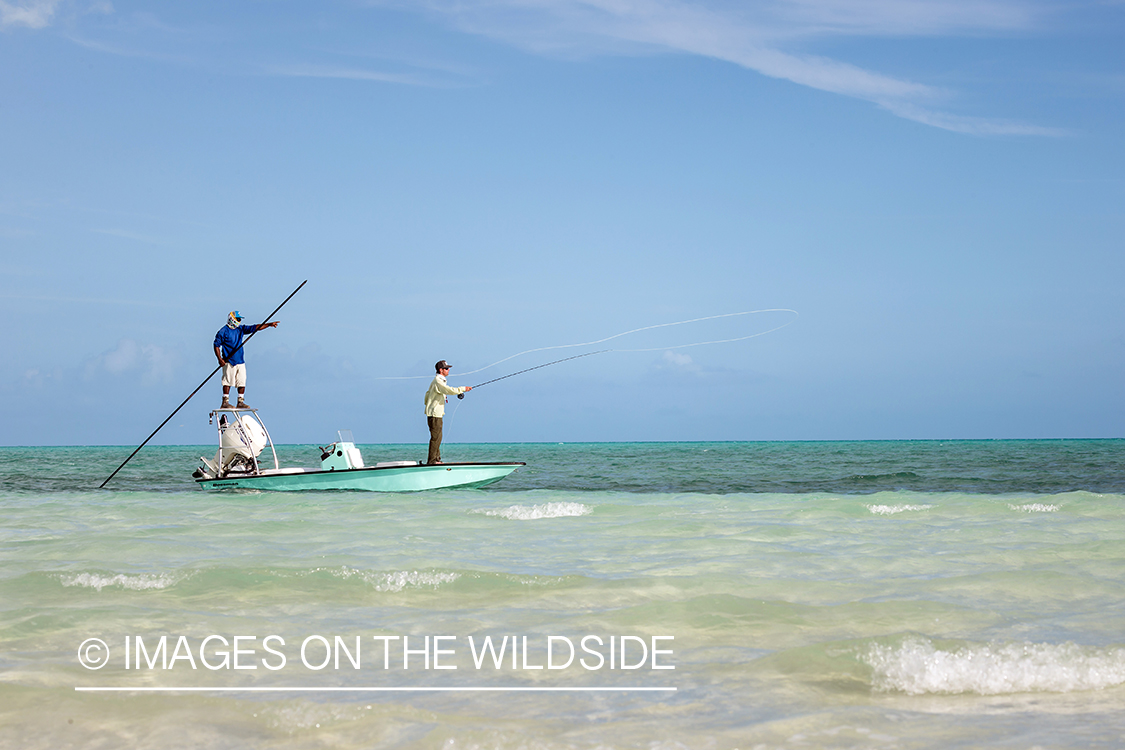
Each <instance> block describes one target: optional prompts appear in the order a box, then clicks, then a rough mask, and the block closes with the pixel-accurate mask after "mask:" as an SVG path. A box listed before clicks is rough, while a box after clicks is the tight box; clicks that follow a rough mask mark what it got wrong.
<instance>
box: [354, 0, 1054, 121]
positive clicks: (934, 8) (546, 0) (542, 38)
mask: <svg viewBox="0 0 1125 750" xmlns="http://www.w3.org/2000/svg"><path fill="white" fill-rule="evenodd" d="M376 4H380V5H385V4H395V5H397V6H398V7H404V8H406V7H413V8H417V7H419V4H418V3H417V2H413V3H409V4H406V5H403V4H401V3H397V2H394V0H392V1H391V2H390V3H387V2H379V1H378V0H377V2H376ZM424 7H425V8H427V9H428V11H429V12H430V13H433V14H436V15H438V16H440V17H442V18H445V19H448V21H449V22H450V23H452V24H453V25H454V26H456V27H457V28H459V29H461V30H463V31H466V32H469V33H474V34H479V35H484V36H488V37H491V38H494V39H498V40H501V41H504V42H506V43H509V44H513V45H515V46H518V47H521V48H523V49H528V50H530V51H533V52H537V53H544V54H602V53H615V54H629V53H639V52H646V53H652V52H654V51H670V52H680V53H689V54H694V55H700V56H704V57H710V58H714V59H717V60H725V61H727V62H730V63H733V64H735V65H739V66H741V67H744V68H747V69H749V70H754V71H757V72H758V73H761V74H763V75H766V76H769V77H771V78H779V79H783V80H788V81H792V82H793V83H796V84H799V85H802V86H809V87H811V88H814V89H819V90H821V91H827V92H831V93H835V94H840V95H843V96H850V97H854V98H857V99H862V100H865V101H869V102H872V103H874V104H877V105H879V106H881V107H883V108H884V109H886V110H887V111H889V112H892V113H893V114H895V115H898V116H899V117H903V118H905V119H908V120H913V121H915V122H919V123H923V124H925V125H930V126H933V127H937V128H943V129H945V130H951V131H954V132H959V133H970V134H976V135H997V134H1006V135H1011V134H1016V135H1039V136H1043V135H1061V134H1063V133H1062V131H1059V130H1057V129H1053V128H1045V127H1039V126H1035V125H1024V124H1020V123H1013V122H1008V121H1000V120H992V119H988V118H974V117H966V116H962V115H952V114H947V113H944V112H941V111H938V110H936V109H934V106H935V104H936V103H938V102H940V101H947V100H949V99H951V98H952V96H953V92H950V91H946V90H944V89H941V88H937V87H933V86H930V85H927V84H923V83H918V82H916V81H911V80H908V79H905V78H899V77H895V76H891V75H886V74H883V73H879V72H876V71H872V70H866V69H864V68H862V67H859V66H856V65H851V64H849V63H847V62H842V61H839V60H834V59H831V58H828V57H824V56H820V55H813V54H808V53H807V52H805V51H804V49H805V48H806V47H809V46H811V45H814V44H815V43H816V42H817V41H818V40H820V39H823V38H826V37H873V36H874V37H903V36H928V37H940V36H949V35H979V34H989V33H1012V32H1023V31H1026V30H1029V29H1032V28H1035V27H1036V25H1037V24H1038V23H1039V22H1040V17H1041V16H1042V15H1044V14H1045V6H1040V5H1038V4H1036V3H1034V2H1032V3H1028V2H1015V1H1014V0H979V1H978V0H774V1H773V2H760V3H743V2H735V1H734V0H711V2H705V3H689V2H686V1H685V0H488V1H487V2H466V0H428V2H427V3H425V5H424Z"/></svg>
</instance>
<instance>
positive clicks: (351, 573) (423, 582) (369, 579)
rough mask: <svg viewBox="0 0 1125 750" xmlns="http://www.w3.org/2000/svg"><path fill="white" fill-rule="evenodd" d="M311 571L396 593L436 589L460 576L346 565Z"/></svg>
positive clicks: (445, 573) (435, 572)
mask: <svg viewBox="0 0 1125 750" xmlns="http://www.w3.org/2000/svg"><path fill="white" fill-rule="evenodd" d="M311 572H312V573H328V574H329V575H331V576H333V577H334V578H339V579H341V580H345V581H346V580H348V579H351V578H358V579H359V580H361V581H363V582H364V583H368V584H371V586H373V587H374V588H375V590H376V591H381V592H390V593H396V592H399V591H403V590H404V589H412V588H429V589H436V588H437V587H438V586H441V585H442V584H443V583H453V582H454V581H456V580H457V579H458V578H460V577H461V574H460V573H451V572H443V571H436V570H430V571H425V570H397V571H390V572H388V571H373V570H359V569H357V568H349V567H347V566H344V567H341V568H317V569H316V570H313V571H311Z"/></svg>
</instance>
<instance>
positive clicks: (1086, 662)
mask: <svg viewBox="0 0 1125 750" xmlns="http://www.w3.org/2000/svg"><path fill="white" fill-rule="evenodd" d="M861 658H862V659H863V660H864V661H865V662H866V663H867V664H868V665H870V666H871V668H872V669H873V670H874V672H875V674H874V686H875V688H876V689H878V690H885V691H900V692H903V693H907V694H909V695H923V694H926V693H942V694H954V693H976V694H978V695H1005V694H1009V693H1027V692H1051V693H1070V692H1075V691H1080V690H1100V689H1103V688H1108V687H1114V686H1116V685H1122V684H1125V648H1094V647H1090V646H1079V645H1077V644H1074V643H1061V644H1053V643H1008V644H995V643H988V644H975V645H969V646H963V647H961V648H957V649H955V650H951V651H946V650H942V649H939V648H935V647H934V645H933V643H931V642H930V641H929V640H928V639H925V638H911V639H908V640H906V641H904V642H903V643H901V644H899V645H894V646H885V645H882V644H872V645H871V646H870V647H869V648H868V650H867V652H866V653H865V654H861Z"/></svg>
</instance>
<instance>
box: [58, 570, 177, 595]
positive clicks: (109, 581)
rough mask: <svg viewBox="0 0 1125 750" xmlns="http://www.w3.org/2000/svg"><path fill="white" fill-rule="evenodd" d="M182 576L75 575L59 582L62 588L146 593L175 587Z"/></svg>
mask: <svg viewBox="0 0 1125 750" xmlns="http://www.w3.org/2000/svg"><path fill="white" fill-rule="evenodd" d="M182 579H183V576H175V575H172V574H171V573H138V574H136V575H131V576H130V575H125V574H124V573H118V574H116V575H105V574H101V573H77V574H75V575H60V576H59V582H60V583H62V585H63V586H80V587H82V588H88V589H97V590H98V591H101V590H102V589H104V588H109V587H111V586H112V587H119V588H123V589H129V590H131V591H148V590H150V589H166V588H168V587H169V586H172V585H175V584H176V583H178V582H179V581H180V580H182Z"/></svg>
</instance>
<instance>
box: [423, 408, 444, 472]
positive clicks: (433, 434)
mask: <svg viewBox="0 0 1125 750" xmlns="http://www.w3.org/2000/svg"><path fill="white" fill-rule="evenodd" d="M426 424H428V425H429V426H430V453H429V455H428V456H427V457H426V463H428V464H438V463H441V417H426Z"/></svg>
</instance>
